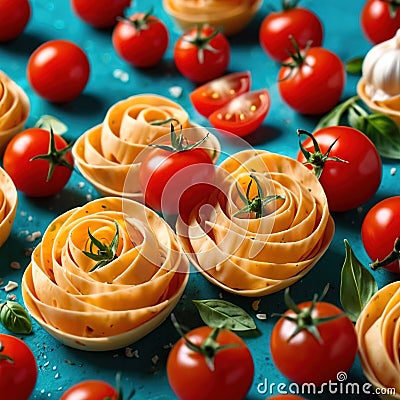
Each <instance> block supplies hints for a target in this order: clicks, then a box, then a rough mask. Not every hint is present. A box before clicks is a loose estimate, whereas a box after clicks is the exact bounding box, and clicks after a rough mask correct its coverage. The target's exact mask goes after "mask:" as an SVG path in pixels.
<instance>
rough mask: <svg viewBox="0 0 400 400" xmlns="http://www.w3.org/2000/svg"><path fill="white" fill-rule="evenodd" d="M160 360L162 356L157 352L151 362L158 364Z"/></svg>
mask: <svg viewBox="0 0 400 400" xmlns="http://www.w3.org/2000/svg"><path fill="white" fill-rule="evenodd" d="M159 360H160V357H159V356H158V355H157V354H156V355H154V356H153V357H151V362H152V363H153V365H156V364H157V363H158V361H159Z"/></svg>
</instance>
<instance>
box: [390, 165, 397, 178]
mask: <svg viewBox="0 0 400 400" xmlns="http://www.w3.org/2000/svg"><path fill="white" fill-rule="evenodd" d="M396 171H397V169H396V168H395V167H393V168H391V169H390V175H392V176H393V175H394V174H395V173H396Z"/></svg>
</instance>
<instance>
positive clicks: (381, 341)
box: [356, 282, 400, 399]
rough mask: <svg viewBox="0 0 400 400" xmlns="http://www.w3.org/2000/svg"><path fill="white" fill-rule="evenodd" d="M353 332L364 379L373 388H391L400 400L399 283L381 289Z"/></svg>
mask: <svg viewBox="0 0 400 400" xmlns="http://www.w3.org/2000/svg"><path fill="white" fill-rule="evenodd" d="M356 331H357V337H358V347H359V354H360V359H361V365H362V368H363V371H364V373H365V376H366V377H367V379H368V380H369V381H370V382H371V383H372V385H374V386H375V387H377V388H385V389H388V388H395V389H396V394H395V395H381V396H380V397H381V398H382V399H400V360H399V357H400V356H399V347H400V282H393V283H391V284H388V285H386V286H384V287H383V288H382V289H380V290H379V291H378V292H377V293H375V295H374V296H373V297H372V298H371V300H370V301H369V302H368V304H367V305H366V306H365V308H364V309H363V311H362V313H361V314H360V316H359V318H358V320H357V323H356Z"/></svg>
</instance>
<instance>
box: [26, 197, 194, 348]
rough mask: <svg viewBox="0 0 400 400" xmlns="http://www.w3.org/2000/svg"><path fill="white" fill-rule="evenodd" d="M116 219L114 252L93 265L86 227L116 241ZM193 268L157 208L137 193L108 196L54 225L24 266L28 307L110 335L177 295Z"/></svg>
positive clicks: (55, 321) (85, 332) (45, 318)
mask: <svg viewBox="0 0 400 400" xmlns="http://www.w3.org/2000/svg"><path fill="white" fill-rule="evenodd" d="M115 223H117V224H118V227H119V241H118V249H117V252H116V257H115V258H114V259H113V260H112V261H111V262H109V263H108V264H106V265H104V266H101V267H98V268H96V269H93V267H94V265H95V264H96V261H94V260H92V259H91V258H89V257H88V256H87V255H85V254H84V253H83V252H82V250H86V251H88V250H89V245H88V241H89V237H88V229H90V232H91V233H92V235H93V236H94V237H95V238H98V240H101V241H102V242H103V243H104V242H105V243H110V242H111V241H112V239H113V237H114V235H115V232H116V227H115ZM95 249H97V247H95ZM188 268H189V264H188V260H187V258H186V257H185V255H184V254H183V252H182V251H181V248H180V246H179V243H178V241H177V238H176V236H175V234H174V232H173V231H172V229H171V228H170V227H169V226H168V225H167V223H166V222H165V221H163V220H162V219H161V218H160V217H159V216H158V215H157V214H155V213H154V212H153V211H151V210H150V209H148V208H147V207H145V206H143V205H142V204H140V203H137V202H135V201H132V200H127V199H122V198H116V197H106V198H103V199H98V200H95V201H92V202H89V203H87V204H86V205H84V206H82V207H79V208H75V209H72V210H70V211H68V212H66V213H65V214H62V215H61V216H59V217H57V218H56V219H55V220H54V221H53V222H52V223H51V224H50V225H49V227H48V228H47V230H46V232H45V233H44V235H43V238H42V242H41V243H40V244H39V245H38V246H37V247H36V248H35V250H34V252H33V254H32V259H31V263H30V264H29V266H28V267H27V269H26V271H25V273H24V276H23V280H22V291H23V297H24V302H25V305H26V307H27V308H28V310H29V311H30V312H31V314H32V315H33V317H34V318H35V319H36V320H38V322H39V323H42V325H44V326H50V327H51V328H52V329H54V330H56V331H58V332H61V333H62V334H66V335H74V336H76V337H81V338H110V341H112V338H113V337H114V336H117V335H121V334H123V333H126V332H129V331H132V330H135V329H136V328H140V326H141V325H143V324H145V323H147V322H148V321H150V320H152V319H154V318H156V317H157V315H159V314H160V313H162V312H163V311H164V310H166V309H167V307H169V306H170V304H171V302H176V301H177V300H178V299H179V297H180V294H181V293H182V291H183V289H184V287H185V285H186V282H187V277H188ZM166 316H167V315H165V317H164V319H165V318H166ZM161 322H162V321H159V323H161ZM153 329H154V327H153Z"/></svg>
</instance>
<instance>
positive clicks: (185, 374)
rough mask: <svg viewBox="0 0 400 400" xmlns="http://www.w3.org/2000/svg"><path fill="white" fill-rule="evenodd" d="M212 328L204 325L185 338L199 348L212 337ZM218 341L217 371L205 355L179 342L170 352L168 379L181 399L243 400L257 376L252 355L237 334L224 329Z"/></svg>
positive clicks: (215, 363) (215, 364)
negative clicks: (226, 346)
mask: <svg viewBox="0 0 400 400" xmlns="http://www.w3.org/2000/svg"><path fill="white" fill-rule="evenodd" d="M211 331H212V328H210V327H208V326H202V327H199V328H196V329H193V330H192V331H190V332H188V333H187V334H186V335H185V336H186V338H187V339H189V340H190V341H191V342H192V343H194V344H195V345H197V346H201V345H202V344H204V342H205V340H206V339H207V338H209V336H210V333H211ZM216 342H217V344H218V345H219V346H224V345H229V344H234V345H236V346H233V347H229V348H226V349H221V350H219V351H217V352H216V354H215V358H214V363H213V365H214V370H212V369H211V366H210V365H208V364H207V363H206V358H205V356H204V355H203V354H201V353H199V352H196V351H194V350H191V349H190V348H189V347H188V346H187V344H186V341H185V340H184V339H183V338H181V339H179V340H178V341H177V342H176V343H175V345H174V347H173V348H172V350H171V351H170V353H169V356H168V360H167V376H168V381H169V384H170V386H171V388H172V390H173V391H174V392H175V395H176V396H177V397H178V399H180V400H202V399H207V400H228V399H229V400H242V399H244V398H245V396H246V393H247V392H248V390H249V389H250V386H251V384H252V381H253V376H254V363H253V358H252V355H251V353H250V351H249V349H248V347H247V346H246V344H245V342H244V341H243V340H242V339H241V338H240V337H239V336H237V335H236V334H235V333H233V332H231V331H228V330H221V331H220V332H219V333H218V336H217V338H216Z"/></svg>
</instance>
